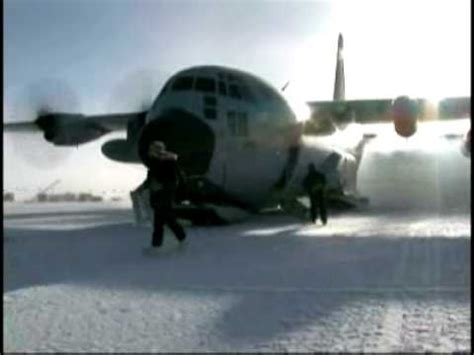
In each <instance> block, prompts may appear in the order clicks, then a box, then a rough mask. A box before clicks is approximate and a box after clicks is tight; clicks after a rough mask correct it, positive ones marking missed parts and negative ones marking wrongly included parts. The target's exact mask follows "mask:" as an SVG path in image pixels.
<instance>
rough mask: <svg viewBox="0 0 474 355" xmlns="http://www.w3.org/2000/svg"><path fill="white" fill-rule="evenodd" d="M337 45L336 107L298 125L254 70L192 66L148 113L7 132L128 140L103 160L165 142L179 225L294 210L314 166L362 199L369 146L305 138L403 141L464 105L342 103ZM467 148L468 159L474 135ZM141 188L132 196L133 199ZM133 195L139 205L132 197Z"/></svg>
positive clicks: (339, 199) (334, 187)
mask: <svg viewBox="0 0 474 355" xmlns="http://www.w3.org/2000/svg"><path fill="white" fill-rule="evenodd" d="M342 48H343V40H342V36H341V35H339V42H338V54H337V65H336V80H335V87H334V100H333V101H321V102H309V103H308V105H309V106H310V108H311V110H312V116H311V119H310V120H308V121H307V122H305V123H303V122H300V121H298V120H297V118H296V116H295V113H294V112H293V110H292V109H291V108H290V105H289V104H288V103H287V101H286V100H285V98H284V97H283V95H282V93H281V92H280V91H279V90H277V89H275V88H273V87H272V86H271V85H270V84H268V83H267V82H266V81H264V80H262V79H260V78H258V77H257V76H255V75H252V74H250V73H247V72H244V71H241V70H237V69H232V68H227V67H223V66H211V65H209V66H197V67H191V68H188V69H185V70H182V71H179V72H178V73H176V74H175V75H173V76H172V77H171V78H170V79H169V80H168V81H167V82H166V83H165V85H164V86H163V88H162V89H161V92H160V93H159V94H158V96H157V97H156V99H155V101H154V102H153V104H152V105H151V107H150V108H149V109H147V110H143V111H140V112H135V113H117V114H106V115H83V114H80V113H66V112H41V113H39V114H38V116H37V118H36V119H35V120H34V121H33V122H17V123H6V124H5V125H4V131H6V132H22V131H27V132H31V131H37V132H42V133H43V135H44V138H45V139H46V141H48V142H50V143H52V144H54V145H56V146H77V145H79V144H82V143H86V142H90V141H92V140H95V139H97V138H99V137H101V136H103V135H105V134H107V133H110V132H112V131H116V130H126V132H127V136H126V138H125V139H113V140H110V141H108V142H106V143H105V144H103V146H102V153H103V154H104V155H105V156H106V157H107V158H109V159H112V160H114V161H117V162H123V163H141V162H142V158H141V157H142V154H143V150H144V147H145V146H146V144H147V143H148V142H149V141H150V140H161V141H163V142H165V144H166V146H167V148H168V149H169V150H171V151H173V152H176V153H177V154H178V156H179V164H180V167H181V168H182V170H183V172H184V173H185V174H186V176H187V177H188V181H189V182H190V184H189V187H188V188H187V191H186V195H185V196H182V200H183V202H182V203H181V205H180V206H177V211H178V214H179V215H180V216H181V217H182V218H189V219H191V220H193V221H194V222H195V223H219V222H223V217H222V216H223V215H222V214H219V206H230V207H234V208H238V209H241V210H245V211H251V212H256V211H259V210H261V209H263V208H265V207H268V206H275V205H278V204H279V205H280V206H281V207H282V208H283V209H286V210H288V211H293V212H294V211H296V210H298V209H300V210H301V208H300V207H299V206H300V205H299V204H298V202H297V198H298V197H300V196H302V195H303V194H304V191H303V187H302V180H303V179H304V177H305V176H306V173H307V166H308V164H310V163H314V165H315V166H316V167H317V168H318V169H319V170H322V171H323V172H324V173H325V174H326V175H327V177H328V183H329V187H330V189H331V191H332V194H331V196H332V197H331V200H332V202H333V203H339V204H343V205H347V206H350V205H357V204H358V203H359V202H364V199H362V198H360V197H359V196H358V194H357V191H356V190H355V186H356V177H357V169H358V167H359V163H360V160H361V156H362V153H363V148H364V145H365V143H366V142H367V141H368V139H370V138H371V137H363V138H362V139H361V141H360V143H359V144H358V145H357V146H355V147H354V148H352V149H345V150H342V149H341V150H336V149H334V148H333V147H330V146H328V145H325V144H322V143H319V144H318V143H316V144H308V143H307V140H306V134H309V135H318V134H329V133H331V132H333V131H334V130H335V129H341V128H343V127H344V126H345V125H347V124H348V123H350V122H356V123H373V122H387V121H388V122H390V121H393V122H394V125H395V130H396V132H397V133H398V134H399V135H402V136H405V137H408V136H410V135H412V134H414V133H415V131H416V124H417V120H432V119H455V118H461V117H470V98H467V97H463V98H449V99H445V100H443V101H441V102H440V104H439V105H438V107H433V106H432V105H430V104H429V102H428V101H427V100H422V99H409V98H408V97H399V98H396V99H395V100H392V99H387V100H357V101H346V100H345V97H344V66H343V58H342ZM463 147H464V148H463V151H465V152H466V154H469V155H470V132H469V134H468V135H466V139H465V142H464V144H463ZM141 190H142V187H139V188H137V190H136V191H135V192H132V200H133V201H134V209H135V210H136V211H137V209H139V208H140V207H139V203H137V201H136V200H135V199H136V198H138V197H137V196H138V195H140V193H141V192H142V191H141ZM134 197H135V198H134Z"/></svg>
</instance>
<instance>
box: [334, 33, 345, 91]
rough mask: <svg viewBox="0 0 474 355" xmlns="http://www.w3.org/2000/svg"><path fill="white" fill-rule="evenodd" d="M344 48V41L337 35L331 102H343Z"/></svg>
mask: <svg viewBox="0 0 474 355" xmlns="http://www.w3.org/2000/svg"><path fill="white" fill-rule="evenodd" d="M343 47H344V41H343V39H342V34H341V33H339V39H338V41H337V64H336V80H335V82H334V95H333V100H345V98H346V90H345V78H344V58H343V57H342V49H343Z"/></svg>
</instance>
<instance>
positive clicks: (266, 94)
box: [258, 85, 278, 101]
mask: <svg viewBox="0 0 474 355" xmlns="http://www.w3.org/2000/svg"><path fill="white" fill-rule="evenodd" d="M258 92H259V93H260V95H261V96H262V98H263V99H264V100H265V101H277V100H278V96H277V95H276V94H275V93H274V92H273V91H272V90H271V89H269V88H268V87H266V86H265V85H258Z"/></svg>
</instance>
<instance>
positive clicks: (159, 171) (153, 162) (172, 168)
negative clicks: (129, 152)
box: [147, 141, 186, 248]
mask: <svg viewBox="0 0 474 355" xmlns="http://www.w3.org/2000/svg"><path fill="white" fill-rule="evenodd" d="M147 155H148V158H149V159H148V161H147V163H148V164H147V166H148V175H147V185H148V187H149V189H150V204H151V207H152V208H153V210H154V221H153V227H154V229H153V238H152V242H151V244H152V246H153V247H155V248H159V247H160V246H161V244H162V243H163V229H164V226H165V225H167V226H168V227H169V228H170V229H171V230H172V231H173V233H174V234H175V236H176V238H177V239H178V240H179V241H180V242H183V241H184V240H185V239H186V233H185V232H184V229H183V227H181V225H180V224H179V223H178V222H177V221H176V216H175V214H174V211H173V201H174V200H175V198H176V190H177V188H178V184H179V183H180V182H181V183H183V180H184V178H183V175H182V173H181V171H180V169H179V167H178V165H177V160H178V156H177V155H176V154H174V153H171V152H168V151H166V147H165V144H164V143H163V142H161V141H152V142H151V143H150V145H149V148H148V154H147Z"/></svg>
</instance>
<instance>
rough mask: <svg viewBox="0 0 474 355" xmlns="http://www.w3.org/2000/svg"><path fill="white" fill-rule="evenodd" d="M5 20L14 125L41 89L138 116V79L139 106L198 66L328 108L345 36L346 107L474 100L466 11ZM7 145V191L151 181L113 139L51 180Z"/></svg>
mask: <svg viewBox="0 0 474 355" xmlns="http://www.w3.org/2000/svg"><path fill="white" fill-rule="evenodd" d="M4 10H5V16H4V20H5V22H4V49H5V51H4V53H5V55H4V59H5V61H4V73H5V81H4V97H5V107H4V111H5V113H6V114H7V115H8V114H9V112H11V111H12V110H13V108H14V107H15V102H18V100H19V98H20V99H21V97H22V96H25V94H24V90H25V87H26V86H28V85H32V84H34V83H37V82H38V81H39V80H41V79H43V78H47V79H58V80H61V81H63V82H64V83H66V84H67V85H68V86H70V87H71V89H72V90H73V91H74V93H75V95H76V96H77V98H78V100H79V101H80V103H81V105H80V107H81V109H82V112H84V113H106V112H111V111H121V110H127V111H130V110H134V109H135V108H136V105H137V101H140V96H141V95H142V94H140V93H142V92H143V91H144V90H143V89H142V87H141V86H140V84H138V81H137V75H136V73H142V75H143V73H146V74H150V75H151V74H152V75H153V78H152V79H150V83H151V85H152V87H153V90H148V91H147V92H146V93H143V95H145V96H154V95H156V94H157V93H158V91H159V89H160V87H161V85H162V84H163V82H164V80H166V78H167V77H169V76H170V75H172V74H173V73H174V72H176V71H177V70H180V69H182V68H184V67H189V66H193V65H199V64H219V65H227V66H232V67H236V68H239V69H242V70H246V71H250V72H252V73H254V74H256V75H259V76H261V77H263V78H264V79H266V80H267V81H269V82H270V83H272V84H274V85H275V86H276V87H281V86H283V84H284V83H285V82H287V81H288V80H290V81H291V83H290V86H289V87H288V89H287V92H288V95H291V96H293V97H294V96H297V97H299V98H301V99H313V100H316V99H319V100H327V99H330V98H331V96H332V90H333V85H334V84H333V81H334V72H335V59H336V45H337V35H338V33H339V32H342V33H343V34H344V58H345V73H346V97H347V98H348V99H351V98H352V99H357V98H377V97H394V96H398V95H400V94H408V95H411V96H423V97H433V96H435V97H439V96H456V95H470V85H471V82H470V77H471V73H470V61H471V55H470V51H471V48H470V42H471V38H470V33H471V31H470V20H471V18H470V1H469V0H450V1H434V0H431V1H408V0H407V1H400V0H395V1H388V0H386V1H385V0H378V1H370V2H369V1H350V0H348V1H342V0H341V1H331V2H330V1H319V2H318V1H289V0H288V1H284V0H279V1H277V0H272V1H250V0H224V1H218V0H214V1H205V0H193V1H184V0H181V1H151V0H70V1H66V0H42V1H37V0H5V3H4ZM124 83H129V84H128V85H126V84H124ZM137 92H138V93H139V94H137ZM23 99H24V97H23ZM4 138H5V146H4V153H3V154H4V172H3V177H4V188H5V189H7V190H19V189H26V190H29V191H31V193H32V194H33V193H35V192H36V191H37V189H38V188H39V187H42V186H46V185H47V184H49V183H51V182H52V181H54V180H55V179H58V178H59V179H62V182H61V184H60V185H58V186H57V188H56V191H65V190H73V191H79V190H91V191H93V192H100V191H104V190H106V191H111V190H113V189H121V190H124V191H128V190H130V188H132V187H134V186H135V185H137V184H138V183H139V182H140V180H141V179H142V177H143V171H141V170H140V169H137V168H130V167H128V166H126V165H123V164H119V163H114V162H111V161H108V160H107V159H105V158H104V157H103V156H102V155H101V153H100V145H101V144H102V143H103V142H105V141H106V140H108V139H110V137H105V138H103V139H101V140H100V141H98V142H94V143H90V144H86V145H84V146H81V147H79V149H76V148H73V149H69V151H71V154H69V159H68V160H66V161H62V162H61V164H59V163H56V164H53V165H52V166H48V165H46V166H47V169H45V168H42V169H39V168H37V167H36V165H38V164H35V165H31V164H26V163H25V162H24V160H22V159H21V158H19V155H18V150H19V149H18V147H16V146H15V145H14V144H13V143H12V141H13V139H14V138H12V137H11V136H10V135H4ZM23 142H24V141H23ZM17 145H18V144H17ZM29 146H31V145H29ZM22 147H23V148H24V147H25V145H24V144H23V143H22ZM28 149H29V150H34V151H35V152H36V153H38V154H39V155H38V157H36V158H35V160H37V161H38V160H41V157H46V156H49V155H50V154H52V153H51V152H52V150H54V148H49V147H46V148H45V147H44V146H43V145H42V144H41V142H40V139H38V140H37V144H35V146H34V148H28Z"/></svg>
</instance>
